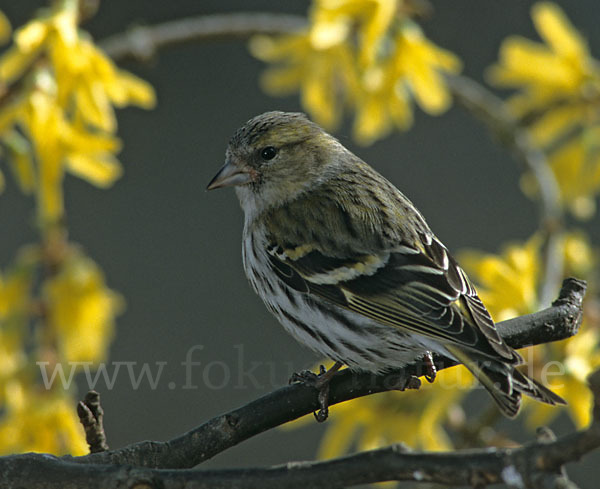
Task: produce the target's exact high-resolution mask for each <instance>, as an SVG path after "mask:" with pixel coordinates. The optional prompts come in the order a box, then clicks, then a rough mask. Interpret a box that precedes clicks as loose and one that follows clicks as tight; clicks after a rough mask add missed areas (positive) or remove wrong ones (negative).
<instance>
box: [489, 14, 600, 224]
mask: <svg viewBox="0 0 600 489" xmlns="http://www.w3.org/2000/svg"><path fill="white" fill-rule="evenodd" d="M532 18H533V22H534V24H535V27H536V29H537V31H538V33H539V35H540V37H541V38H542V40H543V41H544V43H538V42H534V41H530V40H528V39H525V38H523V37H520V36H511V37H509V38H507V39H506V40H505V41H504V42H503V44H502V46H501V48H500V59H499V61H498V63H497V64H496V65H494V66H493V67H492V68H491V69H490V72H489V78H490V80H491V81H492V82H493V83H495V84H496V85H498V86H501V87H507V88H516V89H518V90H519V91H518V92H517V93H516V94H515V95H513V96H512V97H511V98H510V99H509V101H508V104H509V107H510V108H511V109H512V110H513V112H514V113H515V115H516V116H517V117H518V118H519V120H520V121H521V123H522V124H523V125H524V126H526V127H527V128H528V129H529V130H530V132H531V135H532V137H533V139H534V141H535V142H536V143H537V144H538V145H540V147H542V148H544V149H545V150H546V151H547V152H548V155H549V160H550V165H551V167H552V169H553V170H554V173H555V175H556V180H557V182H558V184H559V187H560V190H561V197H562V201H563V203H564V204H565V205H567V206H568V207H569V208H570V210H571V211H572V213H573V214H574V215H575V216H576V217H579V218H589V217H591V216H592V215H593V214H594V212H595V201H594V197H595V196H596V195H597V194H598V193H599V192H600V151H599V146H600V142H599V141H600V64H599V63H598V61H597V60H596V59H594V58H593V57H592V55H591V53H590V50H589V48H588V45H587V43H586V42H585V40H584V39H583V38H582V36H581V34H579V32H577V30H576V29H575V28H574V27H573V26H572V25H571V23H570V22H569V20H568V19H567V17H566V16H565V14H564V13H563V12H562V11H561V10H560V8H559V7H558V6H557V5H555V4H553V3H549V2H541V3H537V4H535V5H534V6H533V8H532ZM523 188H524V190H525V191H526V193H528V194H530V195H535V194H536V191H537V189H536V187H535V182H534V181H533V179H532V178H531V177H530V176H528V177H526V178H525V179H524V181H523Z"/></svg>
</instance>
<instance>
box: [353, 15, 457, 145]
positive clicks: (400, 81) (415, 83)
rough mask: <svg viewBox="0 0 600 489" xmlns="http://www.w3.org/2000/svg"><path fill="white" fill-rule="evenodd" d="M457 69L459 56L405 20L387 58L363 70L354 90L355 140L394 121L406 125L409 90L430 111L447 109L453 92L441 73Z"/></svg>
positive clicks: (385, 129) (368, 138) (379, 131)
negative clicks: (444, 48)
mask: <svg viewBox="0 0 600 489" xmlns="http://www.w3.org/2000/svg"><path fill="white" fill-rule="evenodd" d="M459 70H460V61H459V60H458V58H456V57H455V56H454V55H453V54H451V53H449V52H448V51H445V50H443V49H440V48H438V47H437V46H435V45H434V44H433V43H432V42H431V41H429V40H428V39H427V38H426V37H425V36H424V35H423V33H422V31H421V29H420V28H419V27H418V26H417V25H416V24H414V23H412V22H409V21H405V22H404V23H403V25H402V28H400V29H399V30H398V33H397V34H396V36H395V38H394V40H393V48H392V51H391V53H390V54H389V55H388V57H387V58H383V59H382V60H381V61H379V62H378V63H377V64H376V65H374V66H372V67H370V68H369V69H367V70H366V71H365V72H364V73H363V77H362V79H361V81H362V83H361V85H360V86H359V87H358V88H359V89H358V91H357V93H355V95H354V99H355V105H356V119H355V124H354V134H355V137H356V139H357V140H358V141H359V142H361V143H363V144H369V143H372V142H373V141H374V140H375V139H377V138H378V137H381V136H383V135H385V134H386V133H387V132H389V130H390V129H391V128H392V127H393V126H396V127H397V128H399V129H407V128H408V127H410V125H411V123H412V109H411V95H412V96H413V97H414V98H415V100H416V101H417V103H418V104H419V105H420V106H421V108H422V109H423V110H425V111H426V112H428V113H430V114H432V115H438V114H441V113H442V112H444V111H445V110H447V109H448V107H449V106H450V103H451V96H450V93H449V91H448V88H447V86H446V83H445V81H444V79H443V76H442V73H443V72H447V73H456V72H458V71H459Z"/></svg>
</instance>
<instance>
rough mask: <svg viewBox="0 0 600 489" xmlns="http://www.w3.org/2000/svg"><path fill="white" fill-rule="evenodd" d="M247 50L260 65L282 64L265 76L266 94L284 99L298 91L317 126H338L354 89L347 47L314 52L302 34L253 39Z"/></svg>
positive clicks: (311, 45)
mask: <svg viewBox="0 0 600 489" xmlns="http://www.w3.org/2000/svg"><path fill="white" fill-rule="evenodd" d="M250 50H251V52H252V54H253V55H254V56H256V57H257V58H259V59H261V60H263V61H268V62H274V63H281V65H280V66H278V67H274V68H271V69H269V70H267V71H266V72H265V73H264V75H263V77H262V85H263V88H264V89H265V91H267V92H268V93H271V94H273V95H286V94H289V93H293V92H295V91H297V90H299V91H300V97H301V100H302V104H303V106H304V107H305V108H306V110H307V111H308V112H310V114H311V115H312V117H313V118H314V119H315V120H316V121H317V122H318V123H319V124H321V125H322V126H324V127H326V128H332V127H335V126H336V125H337V124H338V122H339V118H340V115H341V112H342V107H343V100H344V98H345V97H347V91H348V89H349V87H353V86H355V85H356V81H355V76H356V75H355V68H354V66H353V61H352V59H351V56H352V55H351V53H350V50H349V48H348V46H346V45H345V44H337V45H334V46H331V47H326V48H316V47H315V46H314V45H313V44H312V42H311V39H310V34H309V33H307V32H301V33H298V34H291V35H289V36H286V37H284V38H281V39H279V40H274V39H271V38H269V37H266V36H260V37H255V38H254V39H252V40H251V42H250Z"/></svg>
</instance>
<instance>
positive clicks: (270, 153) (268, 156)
mask: <svg viewBox="0 0 600 489" xmlns="http://www.w3.org/2000/svg"><path fill="white" fill-rule="evenodd" d="M276 154H277V150H276V149H275V148H274V147H273V146H267V147H266V148H263V149H261V150H260V157H261V158H262V159H263V160H272V159H273V158H275V155H276Z"/></svg>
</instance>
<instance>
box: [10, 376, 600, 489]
mask: <svg viewBox="0 0 600 489" xmlns="http://www.w3.org/2000/svg"><path fill="white" fill-rule="evenodd" d="M589 382H590V388H591V390H592V392H593V394H594V408H593V413H594V418H593V421H592V424H591V425H590V427H589V428H588V429H586V430H584V431H579V432H576V433H572V434H570V435H567V436H564V437H561V438H559V439H555V437H554V435H553V434H552V433H550V432H548V431H547V430H544V431H543V432H541V433H539V434H538V440H537V441H536V442H532V443H529V444H526V445H524V446H522V447H517V448H484V449H477V450H459V451H455V452H411V451H410V450H409V449H407V448H406V447H405V446H403V445H392V446H389V447H386V448H381V449H378V450H371V451H367V452H361V453H357V454H354V455H349V456H346V457H340V458H336V459H332V460H326V461H322V462H294V463H288V464H284V465H278V466H274V467H266V468H249V469H227V470H190V469H187V470H164V469H149V468H131V467H127V466H116V465H96V464H93V465H80V464H75V463H73V462H69V461H65V460H61V459H59V458H56V457H51V456H48V455H43V454H24V455H12V456H9V457H4V458H1V459H0V474H1V475H0V483H2V487H3V488H5V489H16V488H20V487H27V488H28V489H42V488H43V489H54V488H57V489H58V488H61V489H62V488H66V487H67V488H68V487H73V488H75V487H86V488H88V489H108V488H114V487H140V488H141V487H143V488H148V489H151V488H161V489H204V488H206V489H208V488H210V489H224V488H241V487H244V488H261V489H269V488H277V489H289V488H305V487H310V488H312V489H320V488H323V489H330V488H331V487H347V486H353V485H357V484H365V483H372V482H380V481H389V480H396V481H414V482H435V483H441V484H446V485H452V486H458V485H460V486H464V485H468V486H475V487H484V486H486V485H488V484H495V483H505V484H507V485H509V486H511V487H523V488H532V489H542V488H548V487H565V488H569V487H570V488H574V487H575V486H574V485H573V484H572V483H571V482H570V481H568V479H567V477H566V474H565V473H564V470H563V466H564V464H566V463H567V462H572V461H576V460H579V459H580V458H581V457H582V456H584V455H586V454H587V453H589V452H590V451H592V450H594V449H596V448H598V447H600V418H598V416H599V415H600V409H599V406H600V370H599V371H596V372H595V373H594V374H592V375H591V376H590V378H589ZM66 481H68V482H66ZM557 484H560V485H557Z"/></svg>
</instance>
